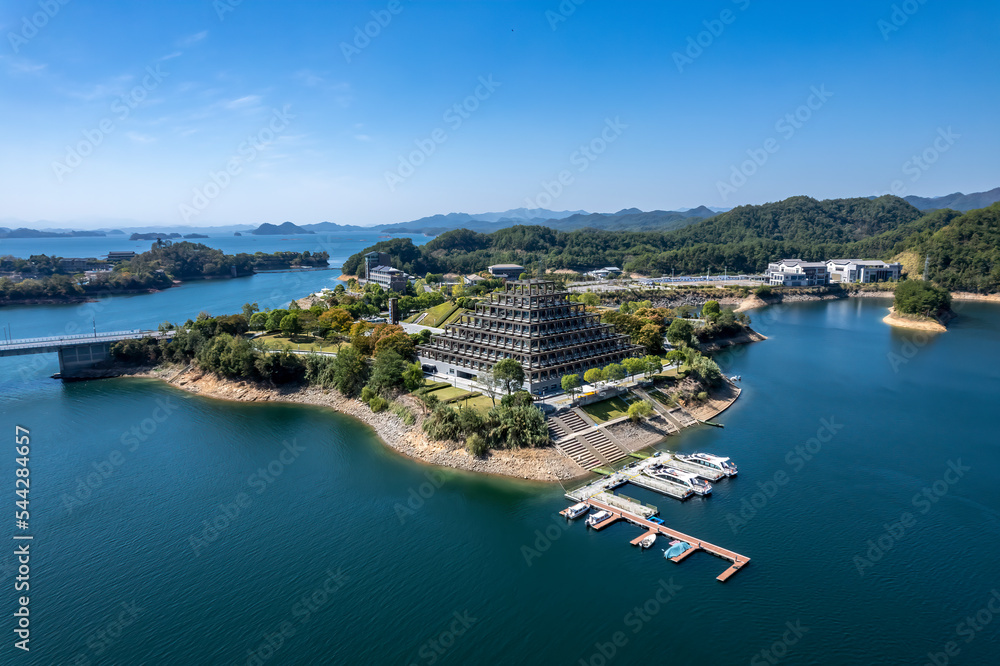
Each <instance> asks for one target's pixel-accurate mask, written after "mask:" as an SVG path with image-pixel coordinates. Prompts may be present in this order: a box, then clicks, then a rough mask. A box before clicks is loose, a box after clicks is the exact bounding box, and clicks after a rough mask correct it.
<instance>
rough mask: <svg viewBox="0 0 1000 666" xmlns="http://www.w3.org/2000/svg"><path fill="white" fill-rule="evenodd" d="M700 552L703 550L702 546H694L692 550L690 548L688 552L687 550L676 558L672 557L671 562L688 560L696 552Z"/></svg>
mask: <svg viewBox="0 0 1000 666" xmlns="http://www.w3.org/2000/svg"><path fill="white" fill-rule="evenodd" d="M699 550H701V547H700V546H694V545H692V546H691V547H690V548H688V549H687V550H685V551H684V552H683V553H681V554H680V555H677V556H675V557H671V558H670V561H671V562H680V561H681V560H683V559H684V558H686V557H687V556H688V555H692V554H694V553H695V552H696V551H699Z"/></svg>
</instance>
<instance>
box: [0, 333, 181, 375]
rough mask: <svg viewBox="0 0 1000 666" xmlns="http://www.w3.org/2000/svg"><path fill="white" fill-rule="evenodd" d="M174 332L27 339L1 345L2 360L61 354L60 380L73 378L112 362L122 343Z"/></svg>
mask: <svg viewBox="0 0 1000 666" xmlns="http://www.w3.org/2000/svg"><path fill="white" fill-rule="evenodd" d="M173 334H174V332H173V331H166V332H163V331H143V330H134V331H115V332H113V333H96V332H95V333H87V334H82V335H61V336H59V335H57V336H52V337H48V338H25V339H22V340H4V341H0V357H4V356H24V355H26V354H53V353H58V354H59V376H60V377H63V378H67V377H73V376H76V375H78V374H80V372H81V371H83V370H89V369H92V368H95V367H98V366H100V365H103V364H105V363H107V362H108V361H110V360H111V345H113V344H114V343H116V342H121V341H122V340H139V339H142V338H155V339H157V340H159V339H161V338H170V337H172V336H173Z"/></svg>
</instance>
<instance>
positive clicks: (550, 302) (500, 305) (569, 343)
mask: <svg viewBox="0 0 1000 666" xmlns="http://www.w3.org/2000/svg"><path fill="white" fill-rule="evenodd" d="M568 295H569V293H568V292H564V291H557V289H556V285H555V283H553V282H548V281H545V280H524V281H512V282H508V283H507V284H506V285H505V291H503V292H499V293H493V294H490V295H489V296H488V297H487V300H484V301H483V302H482V303H479V304H478V305H477V306H476V311H475V312H474V313H469V314H466V315H463V316H462V317H461V319H459V320H458V321H457V322H455V323H453V324H449V325H448V326H447V327H446V328H445V331H444V333H440V334H438V335H434V336H433V337H432V338H431V341H430V342H429V343H428V344H426V345H420V346H418V347H417V354H418V355H419V356H420V362H421V364H423V365H427V366H433V367H434V369H435V371H436V372H439V373H441V374H446V375H450V376H453V377H461V378H464V379H474V378H475V377H477V376H478V373H480V372H483V371H486V370H489V369H491V368H492V367H493V365H494V364H495V363H496V362H498V361H500V360H501V359H505V358H513V359H514V360H516V361H517V362H518V363H520V364H521V367H523V368H524V374H525V388H526V389H527V390H529V391H531V392H532V393H538V392H542V391H548V390H551V389H554V388H558V387H560V385H561V380H562V376H563V375H566V374H579V375H582V374H583V373H584V372H586V371H587V370H589V369H590V368H597V367H603V366H605V365H607V364H609V363H620V362H621V361H622V360H624V359H625V358H628V357H631V356H640V355H641V354H642V352H641V350H642V347H640V346H639V345H634V344H632V343H631V342H630V341H629V337H628V336H627V335H621V334H617V333H615V330H614V327H613V326H610V325H608V324H602V323H601V317H600V315H598V314H591V313H588V312H586V310H585V308H584V306H583V305H582V304H579V303H570V302H569V301H568V300H567V299H566V297H567V296H568ZM581 379H582V377H581Z"/></svg>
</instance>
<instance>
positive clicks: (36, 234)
mask: <svg viewBox="0 0 1000 666" xmlns="http://www.w3.org/2000/svg"><path fill="white" fill-rule="evenodd" d="M106 235H107V234H105V233H104V232H103V231H38V230H37V229H24V228H20V229H7V228H6V227H0V238H100V237H103V236H106Z"/></svg>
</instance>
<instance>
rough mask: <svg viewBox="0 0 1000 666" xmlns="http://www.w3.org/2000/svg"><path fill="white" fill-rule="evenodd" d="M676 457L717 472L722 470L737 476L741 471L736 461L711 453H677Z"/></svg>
mask: <svg viewBox="0 0 1000 666" xmlns="http://www.w3.org/2000/svg"><path fill="white" fill-rule="evenodd" d="M674 458H676V459H677V460H680V461H681V462H686V463H687V464H689V465H698V466H699V467H705V468H707V469H711V470H714V471H716V472H722V473H723V474H725V475H726V476H736V475H737V473H738V472H739V470H737V469H736V463H734V462H733V461H731V460H730V459H729V458H723V457H722V456H713V455H712V454H710V453H690V454H684V453H675V454H674Z"/></svg>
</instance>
